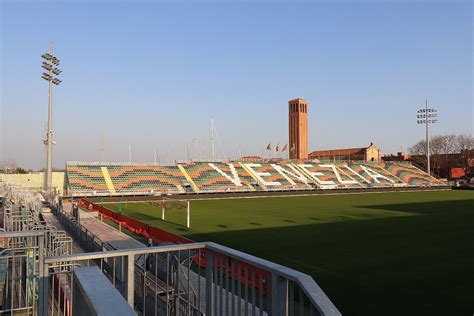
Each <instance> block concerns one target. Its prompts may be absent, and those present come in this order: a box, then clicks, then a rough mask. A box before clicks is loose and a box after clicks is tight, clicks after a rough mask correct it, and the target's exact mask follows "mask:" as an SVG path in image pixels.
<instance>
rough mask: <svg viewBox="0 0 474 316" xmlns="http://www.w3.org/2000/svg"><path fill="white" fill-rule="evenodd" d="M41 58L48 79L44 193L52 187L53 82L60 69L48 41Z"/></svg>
mask: <svg viewBox="0 0 474 316" xmlns="http://www.w3.org/2000/svg"><path fill="white" fill-rule="evenodd" d="M41 57H42V58H43V60H44V61H43V64H42V65H41V67H42V68H44V69H45V70H46V72H43V74H42V75H41V78H43V79H44V80H46V81H48V85H49V90H48V130H47V131H46V139H45V140H44V141H43V142H44V144H45V145H46V169H45V172H44V185H43V190H44V191H45V193H51V189H52V177H53V172H52V171H53V144H54V141H53V128H52V126H53V118H52V116H53V84H54V85H59V84H60V83H61V80H59V79H58V78H57V77H55V76H57V75H59V74H60V73H61V72H62V71H61V69H59V68H58V67H57V66H58V65H59V59H57V58H56V57H55V56H54V55H53V44H52V43H51V42H50V43H49V50H48V53H46V54H43V55H41Z"/></svg>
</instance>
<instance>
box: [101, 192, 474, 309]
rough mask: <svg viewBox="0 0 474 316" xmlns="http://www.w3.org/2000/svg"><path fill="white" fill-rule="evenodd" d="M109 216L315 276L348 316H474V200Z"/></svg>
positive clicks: (334, 202) (429, 197)
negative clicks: (188, 225)
mask: <svg viewBox="0 0 474 316" xmlns="http://www.w3.org/2000/svg"><path fill="white" fill-rule="evenodd" d="M107 206H108V207H110V208H112V209H114V210H116V211H118V210H120V211H121V212H122V213H123V214H125V215H129V216H132V217H134V218H137V219H139V220H142V221H144V222H147V223H148V224H150V225H155V226H157V227H160V228H162V229H165V230H167V231H170V232H173V233H176V234H180V235H183V236H186V237H188V238H191V239H193V240H195V241H214V242H217V243H220V244H223V245H226V246H229V247H233V248H236V249H239V250H241V251H244V252H247V253H250V254H253V255H256V256H259V257H263V258H265V259H268V260H271V261H275V262H277V263H280V264H283V265H287V266H289V267H292V268H294V269H296V270H300V271H302V272H305V273H308V274H310V275H311V276H312V277H313V278H314V279H315V280H316V282H317V283H318V284H319V285H320V286H321V287H322V289H323V290H324V291H325V292H326V293H327V294H328V296H329V297H330V298H331V300H332V301H333V302H334V303H335V305H336V306H337V307H338V308H339V309H340V310H341V312H342V313H343V314H345V315H472V313H473V312H474V296H473V293H474V216H473V214H474V191H432V192H397V193H370V194H341V195H317V196H315V195H313V196H299V197H268V198H245V199H222V200H193V201H191V228H189V229H187V228H186V227H185V226H184V224H185V221H186V215H185V209H180V210H174V211H173V210H168V211H167V212H166V220H167V221H162V220H161V209H160V207H159V205H157V204H154V203H150V202H139V203H136V202H121V203H114V204H107Z"/></svg>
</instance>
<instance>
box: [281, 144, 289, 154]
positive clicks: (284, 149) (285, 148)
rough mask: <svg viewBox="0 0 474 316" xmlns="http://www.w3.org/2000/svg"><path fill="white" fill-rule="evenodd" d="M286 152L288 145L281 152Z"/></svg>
mask: <svg viewBox="0 0 474 316" xmlns="http://www.w3.org/2000/svg"><path fill="white" fill-rule="evenodd" d="M285 150H288V144H286V145H285V146H283V149H282V150H281V152H284V151H285Z"/></svg>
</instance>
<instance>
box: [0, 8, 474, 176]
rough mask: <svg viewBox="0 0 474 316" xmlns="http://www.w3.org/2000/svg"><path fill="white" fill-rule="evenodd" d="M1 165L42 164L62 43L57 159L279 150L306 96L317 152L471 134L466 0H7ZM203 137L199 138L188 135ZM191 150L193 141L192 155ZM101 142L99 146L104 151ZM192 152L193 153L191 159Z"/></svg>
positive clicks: (391, 148)
mask: <svg viewBox="0 0 474 316" xmlns="http://www.w3.org/2000/svg"><path fill="white" fill-rule="evenodd" d="M0 3H1V6H0V10H1V15H0V20H1V23H0V27H1V30H0V34H1V35H0V36H1V41H0V45H1V50H0V52H1V59H0V60H1V62H0V67H1V69H0V71H1V76H0V80H1V85H0V87H1V90H0V93H1V104H0V124H1V126H0V161H1V160H7V159H14V160H16V161H17V163H18V164H19V165H20V166H22V167H25V168H33V169H39V168H41V167H42V166H43V165H44V163H45V148H44V147H45V146H44V145H43V144H42V139H43V138H44V135H45V126H46V120H47V102H48V85H47V82H46V81H44V80H43V79H41V72H42V68H41V67H40V65H41V55H42V54H43V53H45V52H46V51H47V49H48V41H53V48H54V54H55V55H56V56H57V57H58V58H59V59H60V60H61V68H62V70H63V73H62V74H61V75H60V78H61V80H63V82H62V84H61V85H60V86H59V87H55V88H54V92H53V94H54V110H53V118H54V123H53V130H54V138H55V141H56V142H57V144H56V145H55V146H54V161H53V166H54V167H56V168H63V167H64V164H65V162H66V161H100V160H101V159H102V157H101V147H103V149H104V150H103V155H104V160H106V161H115V162H117V161H128V160H129V145H131V148H132V160H133V161H134V162H152V161H153V160H154V148H155V147H156V148H157V152H158V158H159V160H160V162H168V161H173V160H176V159H185V153H186V150H185V148H186V147H187V153H188V156H189V157H191V156H193V152H194V157H195V158H196V159H198V158H200V159H204V158H210V157H211V144H210V135H211V132H210V120H211V119H213V120H214V123H215V127H216V128H215V130H216V135H215V146H216V152H217V155H218V157H219V158H226V159H227V158H235V157H236V156H237V155H238V154H239V151H240V153H241V154H242V155H265V156H268V155H270V153H269V152H267V151H266V150H265V148H266V147H267V145H268V143H269V142H271V143H272V145H273V146H274V145H276V144H280V148H281V147H282V146H283V145H284V144H286V143H287V140H288V118H287V116H288V100H290V99H294V98H297V97H299V98H304V99H306V100H307V101H308V102H309V109H308V112H309V120H308V123H309V149H310V151H311V150H319V149H333V148H346V147H362V146H368V145H369V144H370V142H374V143H375V144H376V145H377V146H379V147H380V148H381V150H382V154H390V153H396V152H397V151H400V149H403V150H404V151H405V150H406V149H407V148H408V147H409V146H411V145H413V144H414V143H415V142H417V141H418V140H420V139H422V138H423V137H424V128H423V126H420V125H417V123H416V111H417V109H418V108H420V107H423V106H424V102H425V99H428V103H429V105H430V106H432V107H434V108H436V109H437V110H438V114H439V120H438V123H437V124H435V125H433V126H432V129H431V132H432V134H443V133H472V131H473V92H472V91H473V79H472V74H473V64H472V55H473V51H472V42H473V34H472V32H473V31H472V30H473V20H472V16H473V4H472V1H462V0H454V1H436V0H434V1H409V0H400V1H394V0H392V1H383V0H382V1H339V0H336V1H263V0H262V1H191V0H190V1H107V0H102V1H100V0H99V1H24V0H20V1H13V0H0ZM193 139H194V141H193ZM193 143H194V146H193ZM101 144H103V146H101ZM193 148H194V150H193Z"/></svg>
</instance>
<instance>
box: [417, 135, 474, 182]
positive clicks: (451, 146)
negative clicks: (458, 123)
mask: <svg viewBox="0 0 474 316" xmlns="http://www.w3.org/2000/svg"><path fill="white" fill-rule="evenodd" d="M473 148H474V138H473V137H472V135H468V134H461V135H455V134H445V135H434V136H432V137H431V138H430V162H431V170H433V172H434V173H435V174H437V175H440V171H442V169H443V170H444V173H446V172H447V169H448V168H449V167H450V166H451V165H452V161H451V159H452V157H453V156H452V154H457V153H459V154H460V158H461V159H460V160H461V161H462V165H463V166H465V167H466V166H467V163H468V160H469V158H470V155H471V150H472V149H473ZM409 152H410V154H411V155H414V156H415V157H412V160H413V161H414V162H417V163H418V164H421V165H425V166H426V158H425V157H424V156H426V141H425V140H420V141H419V142H417V143H416V144H414V145H413V146H411V147H410V148H409Z"/></svg>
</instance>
